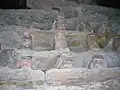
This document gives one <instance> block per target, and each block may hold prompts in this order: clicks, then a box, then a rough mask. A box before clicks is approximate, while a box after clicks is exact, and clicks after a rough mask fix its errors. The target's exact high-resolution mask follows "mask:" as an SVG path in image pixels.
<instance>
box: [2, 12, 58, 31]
mask: <svg viewBox="0 0 120 90" xmlns="http://www.w3.org/2000/svg"><path fill="white" fill-rule="evenodd" d="M0 11H1V16H0V17H1V20H0V21H1V22H2V23H3V24H4V25H18V26H24V27H30V26H34V27H35V28H38V29H45V30H49V29H51V28H52V27H51V26H52V23H53V21H54V20H55V18H56V15H55V14H54V13H52V12H48V11H44V10H18V11H16V10H7V11H4V10H0ZM3 13H4V14H3ZM34 13H36V14H34ZM3 19H4V20H3Z"/></svg>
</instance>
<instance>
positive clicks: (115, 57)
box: [73, 50, 120, 68]
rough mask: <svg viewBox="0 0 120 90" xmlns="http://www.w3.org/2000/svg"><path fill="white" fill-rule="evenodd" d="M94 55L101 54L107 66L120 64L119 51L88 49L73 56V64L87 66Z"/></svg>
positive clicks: (78, 66)
mask: <svg viewBox="0 0 120 90" xmlns="http://www.w3.org/2000/svg"><path fill="white" fill-rule="evenodd" d="M94 55H103V57H104V59H105V61H106V64H107V67H119V66H120V62H119V61H120V53H118V52H113V51H112V52H104V51H102V50H89V51H87V52H82V53H80V54H76V55H74V56H73V60H74V61H73V66H74V67H76V68H80V67H86V68H87V67H88V63H89V62H90V61H91V60H92V57H93V56H94Z"/></svg>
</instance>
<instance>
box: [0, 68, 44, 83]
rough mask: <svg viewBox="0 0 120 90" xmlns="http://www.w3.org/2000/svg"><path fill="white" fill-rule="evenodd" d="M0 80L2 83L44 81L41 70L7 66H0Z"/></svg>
mask: <svg viewBox="0 0 120 90" xmlns="http://www.w3.org/2000/svg"><path fill="white" fill-rule="evenodd" d="M0 72H1V74H0V77H1V78H0V81H2V82H3V83H9V82H11V83H13V82H18V83H19V82H21V83H28V82H30V81H31V82H36V81H40V82H41V83H42V84H43V82H44V73H43V72H42V71H41V70H34V71H33V70H29V69H28V70H22V69H10V68H7V67H3V68H0Z"/></svg>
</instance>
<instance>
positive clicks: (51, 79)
mask: <svg viewBox="0 0 120 90" xmlns="http://www.w3.org/2000/svg"><path fill="white" fill-rule="evenodd" d="M117 77H120V68H104V69H79V68H76V69H51V70H49V71H47V83H48V84H49V85H55V86H59V85H73V86H74V85H75V86H79V85H81V84H83V83H89V82H100V81H106V80H109V79H113V78H117Z"/></svg>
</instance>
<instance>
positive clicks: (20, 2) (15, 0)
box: [0, 0, 30, 9]
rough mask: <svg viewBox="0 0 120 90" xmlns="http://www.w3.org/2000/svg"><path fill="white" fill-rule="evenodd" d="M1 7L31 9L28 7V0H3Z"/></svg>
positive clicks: (0, 3)
mask: <svg viewBox="0 0 120 90" xmlns="http://www.w3.org/2000/svg"><path fill="white" fill-rule="evenodd" d="M0 8H1V9H30V8H29V7H27V0H1V2H0Z"/></svg>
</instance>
